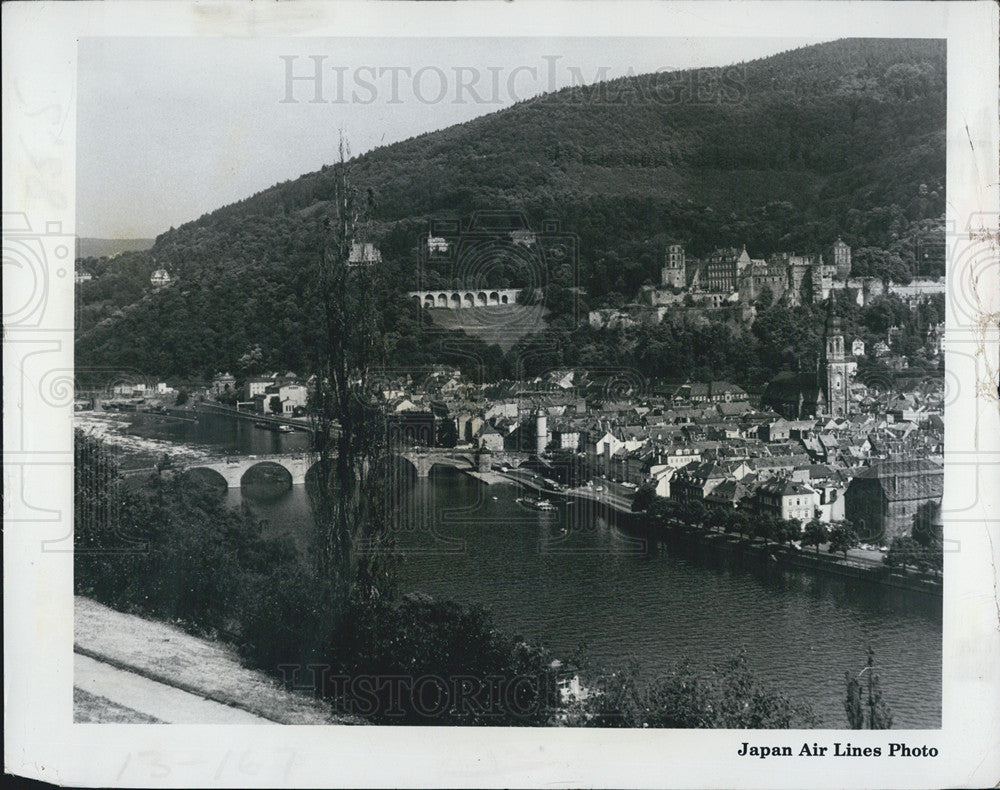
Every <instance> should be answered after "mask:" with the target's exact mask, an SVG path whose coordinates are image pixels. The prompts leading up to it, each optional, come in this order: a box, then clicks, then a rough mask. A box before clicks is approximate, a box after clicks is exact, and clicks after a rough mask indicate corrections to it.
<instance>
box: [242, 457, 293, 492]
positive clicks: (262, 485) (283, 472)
mask: <svg viewBox="0 0 1000 790" xmlns="http://www.w3.org/2000/svg"><path fill="white" fill-rule="evenodd" d="M291 487H292V473H291V472H290V471H289V470H288V469H287V468H286V467H285V466H284V465H282V464H280V463H276V462H274V461H259V462H257V463H255V464H253V465H251V466H250V467H249V468H248V469H247V470H246V471H245V472H244V473H243V474H242V475H241V476H240V490H241V491H242V492H243V493H244V494H245V495H248V496H250V498H259V499H270V498H273V497H277V496H281V495H282V494H284V493H285V492H286V491H288V490H289V489H291Z"/></svg>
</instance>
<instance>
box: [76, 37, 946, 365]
mask: <svg viewBox="0 0 1000 790" xmlns="http://www.w3.org/2000/svg"><path fill="white" fill-rule="evenodd" d="M705 85H707V86H708V87H707V88H703V89H701V91H700V92H699V89H698V86H705ZM945 85H946V50H945V43H944V41H938V40H903V39H900V40H895V39H893V40H878V39H850V40H842V41H836V42H832V43H827V44H819V45H816V46H810V47H805V48H802V49H797V50H793V51H790V52H785V53H781V54H779V55H775V56H772V57H768V58H763V59H760V60H755V61H752V62H749V63H746V64H744V65H741V66H736V67H727V68H725V69H714V70H713V69H707V70H705V69H699V70H692V71H685V72H672V73H665V74H651V75H644V76H639V77H630V78H624V79H620V80H614V81H610V82H608V83H603V84H601V85H598V86H597V87H596V88H595V87H593V86H591V87H587V88H572V89H564V90H562V91H559V92H557V93H554V94H550V95H548V96H545V97H542V98H539V99H534V100H529V101H525V102H522V103H520V104H517V105H515V106H513V107H510V108H507V109H504V110H501V111H498V112H494V113H491V114H489V115H485V116H482V117H479V118H476V119H474V120H472V121H469V122H466V123H463V124H460V125H456V126H452V127H448V128H446V129H442V130H440V131H436V132H432V133H428V134H424V135H421V136H419V137H415V138H412V139H409V140H406V141H403V142H399V143H396V144H393V145H389V146H386V147H383V148H378V149H376V150H373V151H370V152H368V153H366V154H364V155H361V156H358V157H356V158H355V159H353V160H352V161H351V164H350V178H351V180H352V183H353V184H354V185H356V186H357V187H358V188H360V189H362V190H365V191H366V192H368V193H369V194H370V196H371V199H372V200H373V202H374V204H375V208H374V213H373V220H374V221H373V228H372V231H373V235H374V237H375V239H374V240H375V241H376V243H377V244H378V245H379V247H380V249H381V251H382V256H383V264H382V265H383V267H384V269H385V271H386V272H387V273H388V275H389V277H390V279H391V282H392V286H393V288H394V289H395V290H396V291H397V292H399V291H406V290H410V289H416V288H417V287H419V286H421V285H423V286H425V287H434V288H436V287H447V286H448V284H449V278H450V277H451V276H452V273H450V272H449V271H447V270H446V267H441V268H439V269H435V270H428V271H420V266H419V264H418V256H417V252H416V250H417V246H418V244H419V243H420V240H421V239H423V238H426V233H427V220H428V219H429V218H431V217H440V216H451V217H467V216H469V215H470V214H471V213H472V212H473V211H476V210H480V209H488V210H498V209H499V210H517V211H522V212H524V213H525V214H526V216H527V217H528V218H529V221H530V222H531V224H532V226H533V227H535V228H539V227H540V226H541V222H542V221H543V220H545V219H548V218H558V219H559V220H560V221H561V224H562V228H563V229H564V230H565V231H567V232H571V233H574V234H575V235H576V236H577V238H578V240H579V251H580V257H579V271H578V272H576V273H573V272H570V271H567V270H565V267H563V268H564V270H563V271H551V272H546V273H544V274H545V276H546V277H547V278H548V280H549V282H553V283H554V282H561V283H562V284H563V285H564V286H569V284H570V280H571V279H575V280H576V282H577V283H578V284H579V285H581V286H583V287H584V288H585V289H586V291H587V293H588V297H589V300H590V303H591V305H593V304H601V303H604V301H605V300H607V299H609V297H614V298H615V299H618V298H619V297H620V298H623V299H629V298H632V296H633V295H634V293H635V292H636V291H637V289H638V288H639V286H640V285H642V284H643V283H644V282H648V281H656V280H658V277H659V275H658V272H659V267H660V265H661V259H662V254H663V248H664V246H665V245H666V244H667V243H671V242H679V243H682V244H684V245H685V247H686V248H687V250H688V252H689V253H690V254H694V255H702V254H704V253H706V252H707V251H709V250H711V249H713V248H715V247H721V246H740V245H742V244H746V245H747V248H748V250H749V251H750V252H751V254H753V255H754V256H755V257H756V256H766V255H768V254H770V253H771V252H775V251H782V250H796V251H799V252H806V251H820V250H822V249H824V248H826V247H827V246H828V245H829V244H830V243H831V242H832V241H833V240H834V239H835V238H836V237H837V236H838V235H839V236H842V237H843V238H844V240H845V241H846V242H847V243H848V244H850V245H851V246H852V247H854V248H855V249H857V248H860V247H866V246H872V247H886V248H888V247H890V246H891V245H896V246H899V247H900V251H899V254H900V255H901V256H903V257H904V258H905V256H906V255H907V254H910V255H911V256H912V246H913V245H912V243H911V241H912V237H913V235H914V234H915V233H917V232H918V231H919V232H923V231H924V230H926V227H927V226H928V223H931V224H933V222H935V221H936V220H937V218H939V217H940V216H941V215H942V214H943V211H944V199H945V195H944V187H943V185H944V182H945V145H944V141H945V104H946V103H945ZM713 86H714V87H713ZM652 97H659V98H658V99H654V98H652ZM663 97H667V99H666V100H664V98H663ZM334 137H335V133H334V132H331V139H330V151H331V160H332V159H333V158H334V156H335V150H336V145H337V141H336V139H334ZM333 178H334V172H333V169H332V168H330V167H324V168H322V169H321V170H319V171H317V172H314V173H310V174H307V175H304V176H302V177H300V178H297V179H295V180H292V181H286V182H284V183H281V184H277V185H275V186H273V187H271V188H269V189H266V190H264V191H262V192H260V193H258V194H256V195H253V196H251V197H249V198H247V199H245V200H243V201H240V202H237V203H234V204H231V205H228V206H224V207H222V208H220V209H217V210H216V211H213V212H211V213H209V214H206V215H204V216H202V217H201V218H199V219H198V220H195V221H193V222H189V223H186V224H184V225H182V226H180V227H179V228H171V229H170V230H169V231H167V232H165V233H163V234H161V235H160V236H158V237H157V239H156V241H155V244H154V246H153V248H152V250H151V252H150V253H144V255H146V256H147V257H155V259H156V262H157V264H156V265H158V266H164V267H165V268H167V270H168V271H169V272H170V273H171V275H172V276H173V277H174V278H175V280H176V283H175V286H174V287H171V288H169V289H164V290H163V291H161V292H159V293H157V294H155V295H154V296H153V297H150V296H148V295H146V294H145V292H143V293H142V294H141V296H142V299H141V300H139V299H138V298H133V297H136V295H137V294H138V291H137V287H136V288H132V289H131V290H130V289H124V288H123V289H121V295H119V296H116V295H115V294H114V293H112V291H113V288H111V287H109V286H102V287H103V290H101V291H100V293H101V297H100V300H97V299H96V297H95V299H94V300H90V298H89V297H88V293H89V292H88V291H87V290H82V291H81V296H82V302H81V305H82V307H81V311H80V316H81V319H80V322H79V327H80V331H79V334H78V343H77V358H78V360H82V361H86V363H87V364H92V365H112V366H119V367H122V366H128V367H133V368H138V369H141V370H147V369H150V370H151V371H152V370H157V371H159V372H160V374H161V375H165V374H168V373H171V372H176V373H178V374H181V373H183V374H194V373H197V372H204V371H208V370H226V369H232V370H234V371H235V370H236V369H237V368H238V366H239V360H240V358H241V357H243V356H244V355H246V354H247V353H248V350H250V349H252V348H254V347H255V346H260V348H261V352H262V353H263V355H264V358H265V360H267V361H269V362H271V363H272V365H273V366H275V367H278V368H288V367H292V368H294V367H296V366H297V365H301V366H304V365H305V364H306V363H307V360H306V355H307V351H308V336H307V332H308V330H307V326H308V325H309V323H310V322H309V319H308V315H309V314H310V312H311V311H312V310H314V309H315V305H313V304H311V303H310V296H309V294H310V290H311V289H312V288H313V285H314V278H313V277H312V276H311V272H312V270H313V268H314V266H315V261H316V254H317V252H316V250H317V226H318V219H319V218H320V217H322V216H324V215H325V214H327V213H328V210H329V207H328V201H329V199H330V197H331V195H332V191H333ZM907 245H909V246H907ZM908 250H910V252H908ZM136 269H137V270H140V269H141V270H142V271H143V272H144V275H143V276H144V277H145V278H146V282H145V283H144V285H148V271H150V270H151V262H150V261H147V262H146V264H145V266H139V267H136ZM122 276H124V275H122ZM98 279H99V278H98ZM95 282H96V281H95ZM99 290H100V289H99V288H97V286H95V287H94V293H95V294H96V293H97V292H98V291H99ZM184 294H187V296H184ZM389 312H390V313H392V315H391V316H390V317H389V318H388V319H387V321H388V322H389V323H390V324H391V323H392V322H393V321H406V322H412V321H413V320H416V319H414V318H412V317H411V316H410V311H409V308H408V307H399V308H398V309H397V308H396V307H393V308H392V309H391V310H390V311H389ZM392 328H393V327H392V326H390V327H389V329H390V330H392ZM411 330H412V326H411V325H410V324H407V326H406V327H405V328H404V327H399V326H397V327H396V328H395V331H396V332H397V334H399V335H401V336H404V337H405V336H407V334H408V333H410V332H411ZM196 366H197V369H195V368H196ZM202 367H203V368H204V370H202Z"/></svg>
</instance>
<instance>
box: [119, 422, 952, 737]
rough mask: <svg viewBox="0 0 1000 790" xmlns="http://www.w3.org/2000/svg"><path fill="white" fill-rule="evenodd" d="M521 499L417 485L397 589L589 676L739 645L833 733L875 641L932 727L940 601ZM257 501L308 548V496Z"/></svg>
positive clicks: (168, 432)
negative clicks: (436, 600)
mask: <svg viewBox="0 0 1000 790" xmlns="http://www.w3.org/2000/svg"><path fill="white" fill-rule="evenodd" d="M133 422H134V423H135V424H134V426H133V428H132V431H133V432H138V433H140V434H142V435H143V436H147V437H155V438H157V439H160V440H168V441H184V442H185V443H192V442H196V441H197V444H200V445H205V444H207V445H210V446H211V447H213V448H216V449H215V451H216V452H219V451H222V450H225V451H226V452H236V451H242V452H254V453H264V452H268V453H270V452H275V451H277V450H279V449H280V450H285V451H289V450H296V449H301V447H298V446H295V445H298V444H299V443H301V442H305V441H306V440H307V437H306V435H305V434H271V433H269V432H266V431H260V430H258V429H254V428H253V426H252V424H250V423H243V424H241V425H240V426H234V425H232V423H234V422H235V421H234V420H229V419H224V418H217V417H212V418H211V419H210V420H209V422H210V423H213V424H215V423H218V424H216V425H215V427H214V428H206V429H204V430H197V431H196V430H194V429H193V428H191V427H190V425H189V426H188V427H186V428H178V427H177V426H176V425H173V426H160V427H157V421H156V419H155V418H151V417H146V416H143V415H139V416H138V417H134V418H133ZM182 431H186V432H187V433H185V434H184V436H180V435H179V434H180V433H181V432H182ZM519 495H520V493H519V492H518V491H517V490H516V489H515V488H514V487H512V486H509V485H494V486H486V485H483V484H481V483H479V482H478V481H476V480H474V479H472V478H470V477H468V476H466V475H464V474H463V473H461V472H458V471H455V470H451V469H439V468H436V469H435V470H434V471H433V472H432V474H431V476H430V477H429V478H426V479H421V480H416V481H415V482H414V485H413V487H412V488H411V489H410V490H409V491H408V492H407V494H406V496H405V497H404V498H403V509H402V512H401V514H400V517H399V524H398V529H399V544H400V547H401V550H402V553H403V562H402V563H401V567H400V587H401V590H402V591H403V592H408V591H420V592H424V593H428V594H430V595H433V596H435V597H441V598H450V599H453V600H456V601H459V602H462V603H469V604H478V605H482V606H485V607H486V608H488V609H489V610H490V611H491V612H492V613H493V615H494V618H495V620H496V622H497V623H498V624H499V625H500V626H502V627H504V628H505V629H507V630H509V631H511V632H514V633H518V634H521V635H523V636H524V637H525V638H526V639H527V640H528V641H531V642H534V643H539V644H543V645H545V646H546V647H548V648H550V649H551V650H553V651H554V652H555V653H556V654H558V655H564V656H569V655H571V654H577V653H582V655H583V656H584V657H585V658H587V659H588V662H589V663H590V664H592V665H594V666H605V667H614V666H617V665H621V664H623V663H624V662H626V661H627V660H629V658H631V657H634V658H635V659H636V660H637V662H638V665H639V666H640V667H641V669H642V671H644V672H648V673H658V672H662V671H665V670H666V669H668V668H669V667H670V666H671V665H672V664H674V663H675V662H676V661H678V660H679V659H681V658H682V657H685V656H686V657H691V658H692V659H694V660H695V661H696V662H697V663H698V664H699V665H705V664H708V663H711V662H713V661H716V660H722V659H725V658H727V657H729V656H731V655H732V654H733V653H734V652H735V651H736V650H737V649H738V648H740V647H744V648H746V650H747V654H748V656H749V660H750V663H751V665H752V667H753V668H754V670H755V671H756V672H757V673H758V674H759V675H760V676H761V677H762V678H764V679H765V680H767V681H768V682H770V683H772V684H774V686H776V687H778V688H780V689H782V690H783V691H784V692H785V693H786V694H788V695H789V696H790V697H792V698H793V699H795V700H797V701H801V702H807V703H809V704H810V705H811V706H812V707H813V709H814V711H815V712H816V714H817V715H818V716H819V718H820V721H821V723H822V724H823V726H827V727H835V728H838V727H843V726H845V725H846V717H845V715H844V710H843V698H844V688H845V686H844V673H845V671H853V672H858V671H860V670H861V669H862V668H863V666H864V663H865V659H866V650H867V648H868V646H871V647H872V648H874V650H875V657H876V663H877V665H878V673H879V675H880V678H881V684H882V689H883V693H884V695H885V698H886V700H887V702H888V703H889V705H890V707H891V708H892V711H893V715H894V719H895V720H894V725H893V726H894V728H896V729H909V728H937V727H940V720H941V626H942V612H941V604H940V602H939V601H937V600H935V599H932V598H929V597H928V596H926V595H923V594H919V593H914V592H907V591H903V590H896V589H890V588H882V587H879V586H876V585H870V584H859V583H858V582H852V581H851V580H848V579H842V578H839V577H827V576H824V575H820V574H815V573H811V572H806V571H795V570H783V569H778V568H775V567H774V566H769V565H762V564H761V563H760V562H759V561H757V560H752V559H749V558H747V559H744V558H740V557H730V556H725V557H723V556H719V555H717V554H716V553H715V552H714V551H713V550H711V549H707V548H706V549H697V548H683V549H680V548H671V547H668V546H667V545H666V544H665V543H659V542H656V541H646V540H643V539H641V538H640V537H638V536H637V535H636V534H634V533H632V532H630V531H629V528H628V527H627V526H625V525H622V524H618V523H616V522H617V519H618V518H619V517H616V516H615V515H614V514H610V513H608V512H607V511H603V510H602V509H601V508H599V507H597V506H595V505H593V504H590V503H584V502H578V503H576V504H560V505H559V506H558V509H557V510H556V511H552V512H539V511H535V510H530V509H528V508H526V507H524V506H523V505H521V504H519V503H518V502H517V501H516V500H517V497H518V496H519ZM227 496H228V501H229V503H230V504H232V505H233V506H236V505H239V504H240V503H241V501H242V495H241V492H240V491H239V490H238V489H232V490H230V491H229V494H228V495H227ZM251 506H252V508H253V509H254V511H255V512H256V513H257V514H258V515H259V516H260V517H261V518H262V519H264V520H265V521H266V522H267V524H268V530H269V531H271V532H273V533H281V532H287V533H289V534H291V535H292V536H293V537H294V538H295V539H296V540H297V542H298V544H299V545H300V546H301V547H303V548H304V547H305V546H307V544H308V535H309V531H310V529H311V519H310V508H309V502H308V497H307V496H306V494H305V490H304V488H303V487H302V486H296V487H293V488H292V489H291V490H289V491H288V492H286V493H285V494H284V495H282V496H281V497H279V498H278V499H275V500H273V501H269V502H260V501H258V502H253V503H251Z"/></svg>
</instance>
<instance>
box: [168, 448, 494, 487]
mask: <svg viewBox="0 0 1000 790" xmlns="http://www.w3.org/2000/svg"><path fill="white" fill-rule="evenodd" d="M394 456H395V457H397V458H403V459H405V460H406V461H407V462H408V463H409V464H410V465H411V466H413V468H414V470H415V471H416V473H417V477H427V475H428V474H430V471H431V468H432V467H434V466H451V467H454V468H456V469H462V470H465V471H474V470H475V469H476V454H475V451H468V450H451V449H445V448H434V449H427V450H404V451H402V452H397V453H394ZM261 464H268V465H272V464H276V465H278V466H280V467H282V468H284V469H285V471H287V472H288V474H289V475H290V477H291V485H293V486H299V485H304V484H305V482H306V475H307V474H308V473H309V470H310V469H312V467H313V466H314V465H315V464H316V456H315V455H313V454H311V453H298V454H280V455H241V456H232V457H225V458H203V459H199V460H195V461H190V462H188V463H187V464H185V465H184V466H183V467H181V468H182V469H183V470H185V471H189V470H192V469H210V470H212V471H213V472H217V473H218V474H219V475H221V476H222V478H223V479H224V480H225V481H226V485H227V486H228V487H229V488H239V487H240V486H241V485H242V483H243V478H244V476H245V475H246V473H247V472H249V471H250V470H251V469H253V468H254V467H255V466H259V465H261Z"/></svg>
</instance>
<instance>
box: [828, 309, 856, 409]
mask: <svg viewBox="0 0 1000 790" xmlns="http://www.w3.org/2000/svg"><path fill="white" fill-rule="evenodd" d="M824 335H825V340H826V349H825V353H824V360H823V361H824V362H825V363H826V382H825V384H826V387H825V390H826V392H825V393H824V394H825V395H826V409H827V412H828V414H829V415H830V416H831V417H847V416H848V415H849V414H850V413H851V406H852V403H851V383H852V381H853V377H854V373H855V371H856V370H857V363H856V362H854V360H853V359H852V358H849V357H847V355H846V354H845V353H844V330H843V328H842V327H841V322H840V316H838V315H834V314H833V298H832V297H831V299H830V310H829V312H828V313H827V316H826V330H825V332H824Z"/></svg>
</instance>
